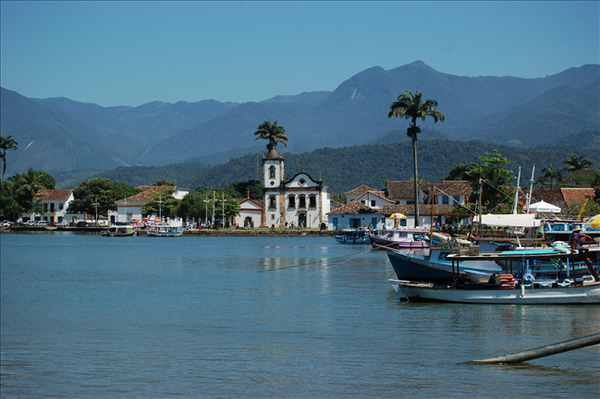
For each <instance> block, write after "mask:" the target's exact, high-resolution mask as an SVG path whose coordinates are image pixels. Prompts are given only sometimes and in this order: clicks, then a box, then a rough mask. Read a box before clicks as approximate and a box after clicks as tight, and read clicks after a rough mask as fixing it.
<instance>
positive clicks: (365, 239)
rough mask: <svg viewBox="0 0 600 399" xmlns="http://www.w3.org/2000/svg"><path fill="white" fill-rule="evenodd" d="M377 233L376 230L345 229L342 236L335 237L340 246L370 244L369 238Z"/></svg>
mask: <svg viewBox="0 0 600 399" xmlns="http://www.w3.org/2000/svg"><path fill="white" fill-rule="evenodd" d="M376 233H377V232H376V231H375V230H365V229H344V230H342V231H341V234H338V235H336V236H335V239H336V241H337V242H339V243H340V244H350V245H354V244H370V243H371V240H370V239H369V236H370V235H371V234H376Z"/></svg>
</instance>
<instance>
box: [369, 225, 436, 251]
mask: <svg viewBox="0 0 600 399" xmlns="http://www.w3.org/2000/svg"><path fill="white" fill-rule="evenodd" d="M428 234H429V231H427V230H423V229H418V228H416V229H413V228H394V229H387V230H384V231H382V232H381V234H371V235H369V239H370V240H371V244H372V245H373V248H375V249H402V248H426V247H428V246H429V244H428V242H427V241H428V240H424V239H423V238H424V237H425V236H426V235H428Z"/></svg>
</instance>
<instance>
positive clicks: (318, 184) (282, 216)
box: [261, 145, 330, 228]
mask: <svg viewBox="0 0 600 399" xmlns="http://www.w3.org/2000/svg"><path fill="white" fill-rule="evenodd" d="M267 148H268V149H269V150H268V152H267V154H266V155H265V156H264V157H263V191H264V209H263V214H262V215H263V216H262V223H261V225H262V226H268V227H283V226H290V225H293V226H298V227H307V228H320V227H321V225H322V224H324V223H325V222H326V221H327V214H328V213H329V201H330V199H329V193H328V191H327V187H326V186H325V185H323V181H322V180H315V179H313V178H312V177H311V176H310V175H309V174H308V173H306V172H299V173H297V174H296V175H294V176H293V177H292V178H291V179H289V180H286V179H285V178H284V176H285V174H284V173H285V169H284V158H283V156H282V155H280V154H279V153H278V152H277V151H275V148H274V147H272V146H270V145H268V146H267Z"/></svg>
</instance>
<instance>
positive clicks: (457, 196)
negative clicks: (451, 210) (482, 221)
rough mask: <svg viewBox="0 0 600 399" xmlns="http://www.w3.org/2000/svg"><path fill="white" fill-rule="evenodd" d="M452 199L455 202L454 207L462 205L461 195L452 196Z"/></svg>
mask: <svg viewBox="0 0 600 399" xmlns="http://www.w3.org/2000/svg"><path fill="white" fill-rule="evenodd" d="M452 199H453V200H454V203H453V205H458V204H462V201H461V199H460V195H454V196H452Z"/></svg>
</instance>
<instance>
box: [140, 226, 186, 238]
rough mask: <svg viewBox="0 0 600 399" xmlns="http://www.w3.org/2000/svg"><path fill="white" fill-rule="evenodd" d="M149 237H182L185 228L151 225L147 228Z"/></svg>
mask: <svg viewBox="0 0 600 399" xmlns="http://www.w3.org/2000/svg"><path fill="white" fill-rule="evenodd" d="M147 234H148V237H180V236H182V235H183V226H166V225H163V224H151V225H149V226H148V228H147Z"/></svg>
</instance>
